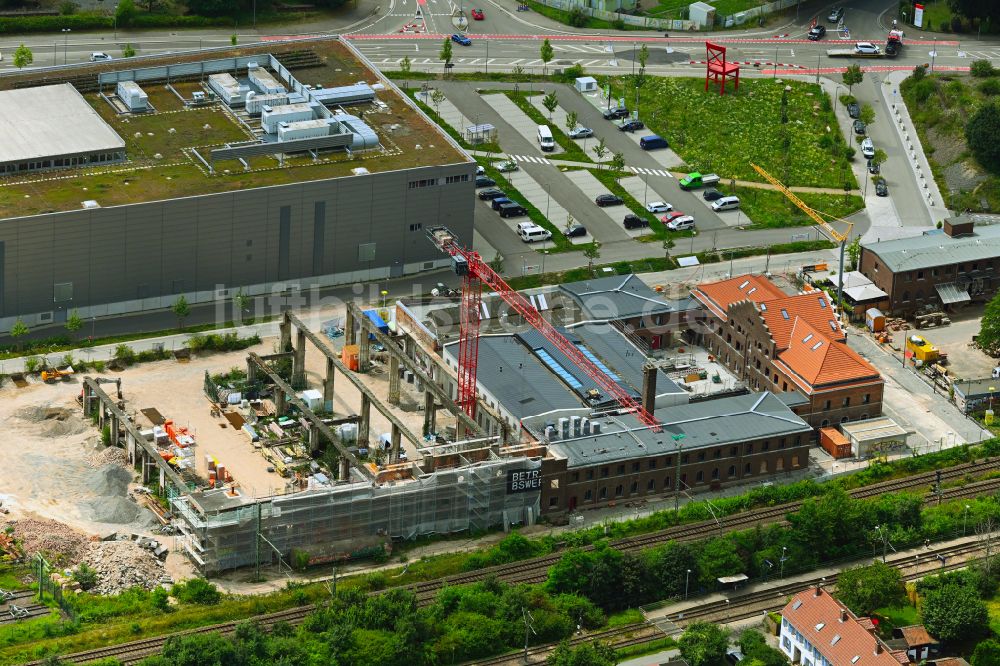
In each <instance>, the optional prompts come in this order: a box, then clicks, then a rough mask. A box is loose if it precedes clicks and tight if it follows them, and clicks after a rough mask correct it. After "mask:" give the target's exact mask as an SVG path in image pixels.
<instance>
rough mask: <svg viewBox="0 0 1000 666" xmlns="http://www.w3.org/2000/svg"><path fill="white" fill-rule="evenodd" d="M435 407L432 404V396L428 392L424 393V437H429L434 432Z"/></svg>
mask: <svg viewBox="0 0 1000 666" xmlns="http://www.w3.org/2000/svg"><path fill="white" fill-rule="evenodd" d="M436 409H437V406H436V405H435V404H434V394H433V393H431V392H430V391H424V435H425V436H426V435H429V434H431V433H432V432H434V427H435V425H434V421H435V416H436V414H435V413H434V412H435V410H436Z"/></svg>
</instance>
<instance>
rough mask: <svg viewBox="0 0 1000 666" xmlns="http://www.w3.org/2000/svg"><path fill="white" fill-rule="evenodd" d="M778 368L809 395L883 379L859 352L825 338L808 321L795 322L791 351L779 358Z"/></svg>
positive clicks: (797, 320) (790, 345)
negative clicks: (825, 389)
mask: <svg viewBox="0 0 1000 666" xmlns="http://www.w3.org/2000/svg"><path fill="white" fill-rule="evenodd" d="M775 365H777V366H778V367H779V368H780V369H781V370H783V371H785V374H786V375H788V377H789V378H790V379H791V380H792V381H793V382H795V383H796V384H797V385H798V386H799V388H801V389H802V390H804V391H807V392H814V391H816V390H821V389H823V388H825V387H833V386H837V387H838V388H839V387H842V386H844V385H845V384H851V383H855V382H863V381H873V380H878V379H880V375H879V373H878V370H876V369H875V368H874V367H873V366H872V365H871V364H870V363H868V361H866V360H865V359H863V358H861V356H860V355H859V354H858V353H857V352H855V351H854V350H853V349H851V348H850V347H848V346H847V345H846V344H844V343H843V342H835V341H833V340H831V339H829V338H827V337H825V336H824V335H823V334H822V332H821V331H820V330H817V329H816V328H815V327H813V326H812V325H811V324H809V322H807V321H806V320H804V319H796V320H795V323H794V325H793V327H792V331H791V333H790V335H789V344H788V348H787V349H785V350H784V351H783V352H781V353H779V354H778V356H777V358H776V359H775Z"/></svg>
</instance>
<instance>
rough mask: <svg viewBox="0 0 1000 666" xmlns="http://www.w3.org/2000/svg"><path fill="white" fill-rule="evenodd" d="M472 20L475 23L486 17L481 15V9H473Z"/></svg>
mask: <svg viewBox="0 0 1000 666" xmlns="http://www.w3.org/2000/svg"><path fill="white" fill-rule="evenodd" d="M472 18H473V20H475V21H482V20H483V19H484V18H486V16H485V15H484V14H483V10H482V9H473V10H472Z"/></svg>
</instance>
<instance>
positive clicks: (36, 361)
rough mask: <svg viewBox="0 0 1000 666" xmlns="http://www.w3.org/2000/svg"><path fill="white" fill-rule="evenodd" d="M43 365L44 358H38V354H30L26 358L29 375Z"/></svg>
mask: <svg viewBox="0 0 1000 666" xmlns="http://www.w3.org/2000/svg"><path fill="white" fill-rule="evenodd" d="M41 365H42V359H40V358H38V357H37V356H30V357H28V358H26V359H24V370H25V372H27V373H28V374H29V375H30V374H33V373H35V372H37V371H38V369H39V368H40V367H41Z"/></svg>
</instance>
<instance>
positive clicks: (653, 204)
mask: <svg viewBox="0 0 1000 666" xmlns="http://www.w3.org/2000/svg"><path fill="white" fill-rule="evenodd" d="M673 209H674V207H673V206H671V205H670V204H668V203H667V202H666V201H650V202H649V203H648V204H646V210H648V211H649V212H650V213H669V212H670V211H672V210H673Z"/></svg>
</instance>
